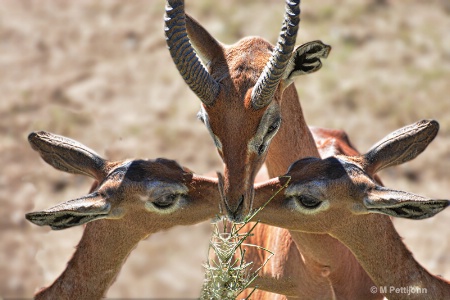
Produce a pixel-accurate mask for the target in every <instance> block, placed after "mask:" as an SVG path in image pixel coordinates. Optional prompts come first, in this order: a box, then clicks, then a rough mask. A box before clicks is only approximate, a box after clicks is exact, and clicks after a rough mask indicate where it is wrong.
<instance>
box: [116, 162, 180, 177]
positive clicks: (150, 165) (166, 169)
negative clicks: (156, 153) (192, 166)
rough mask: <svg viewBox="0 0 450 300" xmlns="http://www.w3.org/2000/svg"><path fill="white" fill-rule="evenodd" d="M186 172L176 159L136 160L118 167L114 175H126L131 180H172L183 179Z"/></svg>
mask: <svg viewBox="0 0 450 300" xmlns="http://www.w3.org/2000/svg"><path fill="white" fill-rule="evenodd" d="M183 173H184V171H183V169H182V167H181V166H180V165H178V163H176V162H175V161H171V160H167V159H156V160H134V161H131V162H129V163H128V164H127V165H125V166H122V167H119V168H117V169H116V170H115V171H114V173H113V174H112V175H113V176H122V177H123V176H124V177H126V178H127V179H128V180H130V181H136V182H141V181H144V180H154V179H159V180H164V179H167V180H171V179H175V180H177V179H181V178H182V174H183Z"/></svg>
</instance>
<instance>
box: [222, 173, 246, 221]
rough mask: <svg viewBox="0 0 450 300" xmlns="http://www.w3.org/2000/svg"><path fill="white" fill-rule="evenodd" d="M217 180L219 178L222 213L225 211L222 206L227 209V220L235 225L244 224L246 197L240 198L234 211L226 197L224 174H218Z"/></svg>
mask: <svg viewBox="0 0 450 300" xmlns="http://www.w3.org/2000/svg"><path fill="white" fill-rule="evenodd" d="M217 178H218V187H219V193H220V198H221V204H220V212H221V213H223V209H222V206H223V207H225V210H226V216H227V218H228V219H229V220H230V221H232V222H235V223H240V222H243V221H244V219H245V217H244V215H243V211H244V199H245V198H244V195H242V196H241V197H240V198H239V201H238V205H237V207H236V209H234V210H233V209H232V208H231V207H230V206H229V204H228V200H227V197H226V196H225V193H224V178H223V175H222V173H220V172H217Z"/></svg>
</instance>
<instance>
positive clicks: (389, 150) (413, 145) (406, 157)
mask: <svg viewBox="0 0 450 300" xmlns="http://www.w3.org/2000/svg"><path fill="white" fill-rule="evenodd" d="M438 131H439V124H438V122H436V121H434V120H422V121H419V122H416V123H414V124H411V125H408V126H406V127H403V128H401V129H399V130H396V131H394V132H392V133H391V134H389V135H388V136H386V137H384V138H383V139H382V140H381V141H379V142H378V143H377V144H375V145H374V146H373V147H372V148H371V149H370V150H369V152H367V153H366V154H364V155H362V158H363V161H364V169H365V171H366V172H367V173H368V174H370V175H373V174H375V173H376V172H378V171H379V170H381V169H384V168H387V167H390V166H395V165H399V164H402V163H404V162H407V161H410V160H412V159H414V158H415V157H417V156H418V155H419V154H420V153H422V152H423V151H424V150H425V149H426V148H427V146H428V145H429V144H430V143H431V141H432V140H433V139H434V138H435V137H436V135H437V133H438Z"/></svg>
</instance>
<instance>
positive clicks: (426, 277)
mask: <svg viewBox="0 0 450 300" xmlns="http://www.w3.org/2000/svg"><path fill="white" fill-rule="evenodd" d="M351 220H352V224H351V225H345V226H342V227H341V228H338V229H336V231H335V232H333V235H334V236H336V237H337V238H339V240H341V241H342V242H343V243H344V244H345V245H347V246H348V247H349V248H350V249H351V250H352V252H353V253H354V254H355V256H356V257H357V259H358V261H359V262H360V263H361V265H362V266H363V267H364V269H365V270H366V271H367V272H368V273H369V275H370V277H371V278H372V279H373V281H374V282H375V284H376V286H377V288H379V289H385V290H383V293H384V294H385V295H386V296H387V297H388V298H389V299H405V298H408V299H425V298H426V299H446V298H447V297H448V295H450V283H449V282H446V281H445V280H443V279H441V278H439V277H436V276H433V275H431V274H430V273H428V271H427V270H425V269H424V268H423V267H422V266H421V265H420V264H419V263H417V262H416V260H415V259H414V258H413V256H412V254H411V252H410V251H409V250H408V249H407V248H406V246H405V245H404V244H403V242H402V240H401V237H400V236H399V235H398V233H397V231H396V230H395V228H394V226H393V224H392V222H391V220H390V218H389V217H387V216H383V217H382V218H380V216H377V215H375V214H369V215H359V216H353V217H352V219H351ZM348 228H352V231H351V232H348ZM355 230H357V232H355ZM361 236H364V237H365V238H364V239H360V238H358V237H361ZM380 243H381V244H382V246H381V247H378V246H376V245H379V244H380ZM374 245H375V246H374Z"/></svg>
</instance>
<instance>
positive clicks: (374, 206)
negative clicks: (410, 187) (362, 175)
mask: <svg viewBox="0 0 450 300" xmlns="http://www.w3.org/2000/svg"><path fill="white" fill-rule="evenodd" d="M449 204H450V201H449V200H436V199H429V198H425V197H422V196H419V195H415V194H411V193H407V192H402V191H396V190H391V189H388V188H384V187H381V186H380V187H377V189H374V190H371V191H370V192H369V193H368V195H367V196H366V197H365V198H364V205H365V207H366V208H367V210H368V211H369V212H372V213H380V214H386V215H389V216H393V217H398V218H407V219H416V220H419V219H426V218H430V217H432V216H434V215H435V214H437V213H438V212H440V211H442V210H444V209H445V208H446V207H447V206H448V205H449Z"/></svg>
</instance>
